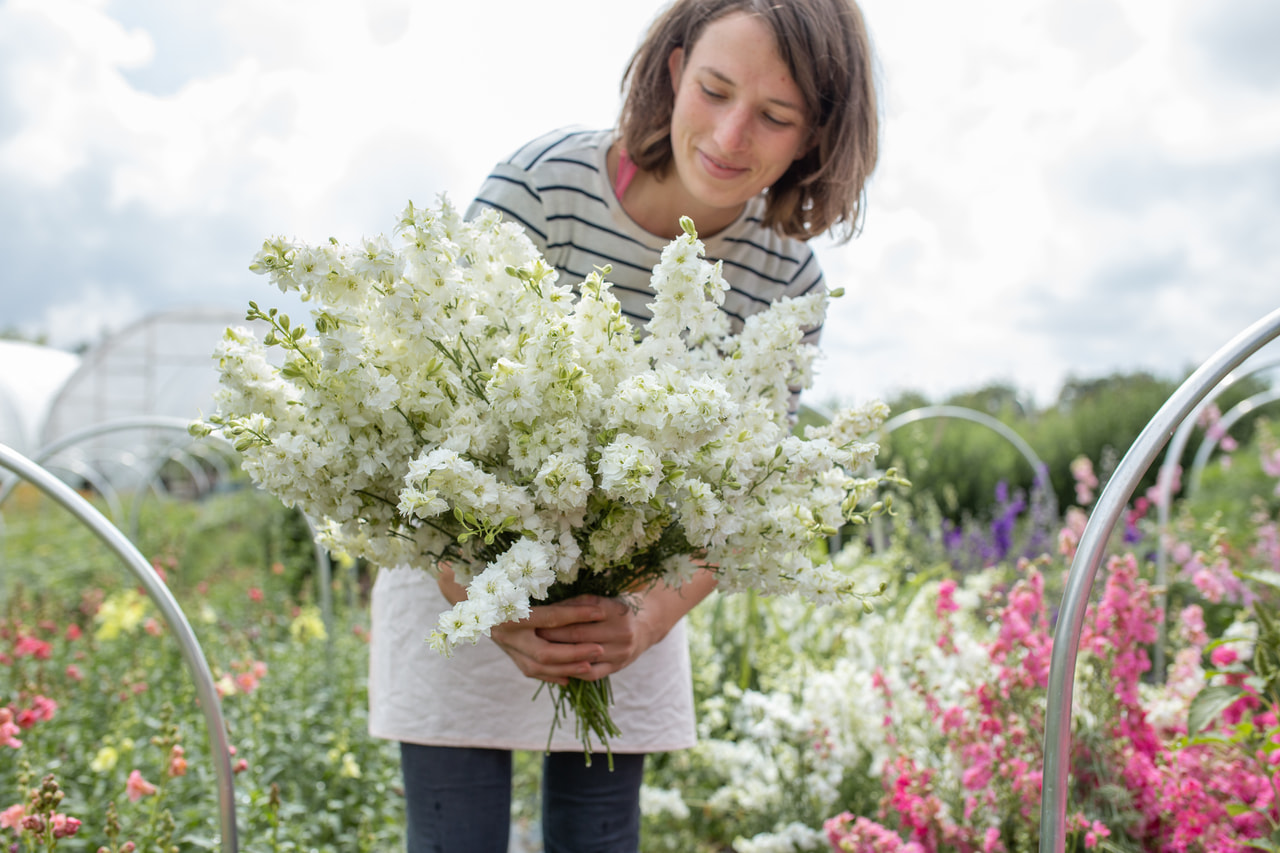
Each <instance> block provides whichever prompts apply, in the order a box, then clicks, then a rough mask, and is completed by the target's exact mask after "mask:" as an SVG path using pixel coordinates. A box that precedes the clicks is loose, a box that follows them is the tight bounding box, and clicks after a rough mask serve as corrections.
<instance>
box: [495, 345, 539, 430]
mask: <svg viewBox="0 0 1280 853" xmlns="http://www.w3.org/2000/svg"><path fill="white" fill-rule="evenodd" d="M535 382H536V378H535V376H534V371H532V370H530V369H529V368H528V367H526V366H525V365H523V364H521V363H520V362H517V361H512V360H511V359H509V358H505V357H504V358H499V359H498V360H497V361H496V362H495V363H494V365H493V375H492V377H491V378H490V379H489V384H488V385H487V386H485V392H486V393H487V395H488V399H489V407H490V411H492V412H493V413H495V414H496V415H498V416H499V417H500V418H502V420H504V421H506V422H507V423H532V422H533V421H534V420H536V419H537V417H538V415H539V413H540V412H541V411H542V396H541V395H540V394H539V393H538V388H537V386H536V384H535Z"/></svg>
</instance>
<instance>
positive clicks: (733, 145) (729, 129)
mask: <svg viewBox="0 0 1280 853" xmlns="http://www.w3.org/2000/svg"><path fill="white" fill-rule="evenodd" d="M750 120H751V116H750V114H749V112H748V111H747V110H746V109H743V108H741V107H736V108H734V109H731V110H726V111H725V112H724V113H723V114H722V115H721V116H720V122H719V124H718V125H717V126H716V144H717V145H719V146H720V148H721V149H722V150H724V151H725V152H730V151H740V150H741V149H743V148H745V147H746V145H747V139H748V138H749V131H748V128H749V125H750Z"/></svg>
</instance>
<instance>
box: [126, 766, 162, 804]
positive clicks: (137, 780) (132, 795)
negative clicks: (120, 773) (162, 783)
mask: <svg viewBox="0 0 1280 853" xmlns="http://www.w3.org/2000/svg"><path fill="white" fill-rule="evenodd" d="M155 792H156V786H155V785H152V784H151V783H150V782H148V781H147V780H146V779H143V778H142V774H141V773H140V772H139V771H137V770H134V771H133V772H132V773H130V774H129V781H128V782H126V783H125V793H127V794H128V795H129V801H130V802H133V803H136V802H137V801H138V800H140V799H142V798H143V797H149V796H151V795H152V794H154V793H155Z"/></svg>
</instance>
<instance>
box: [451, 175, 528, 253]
mask: <svg viewBox="0 0 1280 853" xmlns="http://www.w3.org/2000/svg"><path fill="white" fill-rule="evenodd" d="M486 207H491V208H493V209H494V210H496V211H498V212H499V213H501V214H502V216H503V218H504V219H507V220H509V221H512V222H519V223H520V224H521V225H522V226H524V230H525V233H527V234H528V235H529V239H530V240H532V241H533V244H534V245H535V246H537V247H538V252H539V253H541V254H543V255H545V254H546V252H547V211H546V208H545V206H544V205H543V200H542V194H541V193H540V192H539V191H538V187H537V185H536V183H535V182H534V176H533V173H532V172H530V171H528V170H526V169H523V168H521V167H519V166H516V165H514V164H512V163H511V162H510V161H507V162H505V163H499V164H498V165H496V166H494V167H493V171H492V172H490V173H489V177H487V178H485V180H484V183H483V184H481V185H480V191H479V192H478V193H476V197H475V200H473V201H472V202H471V206H470V207H468V208H467V218H468V219H474V218H475V217H476V216H478V215H479V214H480V212H481V211H482V210H483V209H484V208H486Z"/></svg>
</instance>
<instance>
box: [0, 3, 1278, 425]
mask: <svg viewBox="0 0 1280 853" xmlns="http://www.w3.org/2000/svg"><path fill="white" fill-rule="evenodd" d="M662 5H663V3H662V2H660V0H608V2H604V0H538V2H528V0H518V2H513V0H466V2H462V0H449V2H444V1H443V0H366V2H365V3H363V4H360V3H354V2H350V0H306V2H303V0H220V2H195V1H194V0H2V2H0V258H2V259H3V262H2V263H0V284H2V287H3V303H2V305H3V308H2V312H0V328H17V329H19V330H21V331H22V332H24V333H26V334H31V335H35V334H45V335H47V336H48V337H49V340H50V342H51V343H53V344H55V345H59V346H72V345H75V344H78V343H81V342H84V341H92V340H95V339H96V338H97V337H98V336H99V335H100V334H101V333H103V332H104V331H110V330H116V329H119V328H121V327H123V326H124V325H126V324H128V323H129V322H131V321H133V320H136V319H139V318H140V317H142V316H144V315H146V314H149V313H152V312H155V311H158V310H163V309H167V308H175V307H186V306H191V305H211V306H220V307H228V306H229V307H233V308H239V307H241V306H243V305H244V304H245V302H246V301H247V300H249V299H254V298H257V299H260V300H261V301H264V302H267V303H271V302H272V294H273V293H275V291H274V290H271V289H270V288H269V287H268V285H267V284H266V282H265V280H264V279H261V278H258V277H256V276H253V275H252V274H250V273H249V272H247V269H246V267H247V264H248V262H249V259H250V258H251V256H252V255H253V253H254V251H256V249H257V248H258V246H259V245H260V244H261V241H262V239H263V238H264V237H266V236H268V235H270V234H275V233H284V234H288V235H293V236H298V237H301V238H305V239H310V240H322V239H324V238H326V237H328V236H331V235H332V236H337V237H339V238H341V239H353V238H356V237H359V236H361V235H363V234H374V233H379V232H382V231H385V230H387V229H388V228H390V227H391V225H392V223H393V221H394V218H395V216H396V214H397V213H398V212H399V211H400V209H401V208H402V207H403V206H404V203H405V202H406V201H407V200H409V199H413V200H414V201H415V202H418V203H430V202H432V201H433V200H434V198H435V196H436V195H437V194H438V193H440V192H442V191H443V192H446V193H448V194H449V195H450V196H451V197H452V198H453V199H454V200H455V201H456V202H457V203H458V204H460V205H463V204H465V203H466V202H467V201H469V199H470V197H471V195H472V194H473V193H474V191H475V190H476V189H477V187H478V186H479V184H480V182H481V181H482V180H483V178H484V176H485V174H486V173H487V172H488V170H489V167H490V166H491V165H492V164H493V163H494V162H495V161H497V160H499V159H502V158H504V157H505V156H506V155H507V154H508V153H510V152H511V151H512V150H514V149H515V148H516V147H518V146H519V145H520V144H521V143H523V142H524V141H526V140H527V139H528V138H531V137H533V136H535V135H537V134H539V133H541V132H543V131H546V130H549V129H552V128H554V127H559V126H562V125H567V124H581V125H586V126H606V125H609V124H611V123H612V121H613V119H614V116H615V113H616V110H617V105H618V78H619V76H620V75H621V73H622V69H623V66H624V64H625V62H626V59H627V57H628V56H629V54H630V52H631V50H632V49H633V48H634V46H635V44H636V42H637V40H638V38H639V37H640V34H641V32H642V30H643V29H644V28H645V26H646V25H647V24H648V22H649V21H650V20H651V19H652V18H653V16H654V14H655V13H656V12H657V11H658V9H659V8H660V7H661V6H662ZM863 9H864V12H865V14H866V17H867V20H868V24H869V26H870V29H871V32H872V38H873V40H874V46H875V50H876V52H877V56H878V60H879V65H880V69H881V78H882V79H881V91H882V95H883V97H882V108H881V112H882V116H883V125H882V127H883V135H882V140H881V145H882V149H881V150H882V152H883V154H882V157H881V160H880V165H879V168H878V170H877V172H876V174H875V177H874V179H873V182H872V185H871V187H870V190H869V208H868V214H867V219H866V227H865V230H864V232H863V234H862V236H861V237H859V238H857V239H855V240H854V241H852V242H851V243H848V244H846V245H843V246H833V245H831V244H830V243H826V242H820V243H819V245H818V250H819V254H820V257H821V259H822V261H823V264H824V267H825V269H826V272H827V277H828V279H829V281H830V283H831V284H832V285H839V286H843V287H844V288H845V289H846V290H847V291H848V295H847V296H846V297H845V298H844V299H842V300H840V301H838V302H836V303H835V304H834V306H833V309H832V313H831V315H830V317H829V320H828V323H827V327H826V332H825V337H824V350H825V351H826V358H825V360H824V361H822V362H821V364H820V370H821V373H820V375H819V378H818V383H817V389H816V396H817V397H818V398H819V399H821V400H828V399H830V398H832V397H839V398H841V399H845V400H855V399H858V400H860V399H865V398H867V397H871V396H888V395H891V394H893V393H894V392H895V391H897V390H900V389H904V388H911V389H917V390H921V391H924V392H925V393H927V394H930V395H933V396H934V397H935V398H937V397H939V396H941V395H943V394H945V393H947V392H949V391H953V390H960V389H966V388H972V387H976V386H978V385H981V384H984V383H987V382H994V381H1005V382H1009V383H1012V384H1013V385H1015V386H1017V387H1018V388H1020V389H1022V390H1024V391H1026V392H1028V393H1031V394H1034V395H1035V396H1036V397H1037V398H1038V399H1039V400H1040V401H1042V402H1047V401H1049V400H1050V399H1051V398H1052V396H1053V395H1054V394H1055V393H1056V391H1057V389H1058V387H1059V386H1060V384H1061V382H1062V381H1063V379H1064V378H1066V377H1067V376H1071V375H1074V376H1079V377H1092V376H1098V375H1102V374H1105V373H1109V372H1111V371H1115V370H1135V369H1148V370H1152V371H1155V372H1157V373H1160V374H1164V375H1170V376H1175V375H1181V372H1182V371H1183V370H1184V369H1186V368H1190V367H1194V366H1195V365H1196V364H1198V363H1199V362H1200V361H1202V360H1203V359H1204V358H1206V357H1207V356H1209V355H1211V354H1212V353H1213V352H1214V351H1215V350H1216V349H1218V347H1219V346H1221V345H1222V344H1223V343H1225V342H1226V341H1227V340H1229V339H1230V338H1231V337H1232V336H1234V335H1235V334H1236V333H1237V332H1239V331H1240V330H1241V329H1243V328H1245V327H1246V326H1248V325H1249V324H1251V323H1253V322H1254V321H1256V320H1258V319H1259V318H1261V317H1263V316H1264V315H1266V314H1268V313H1269V312H1270V311H1272V310H1273V309H1275V308H1277V307H1280V50H1278V49H1277V48H1276V45H1277V44H1280V3H1277V2H1276V0H968V2H964V3H960V2H956V0H865V2H864V3H863Z"/></svg>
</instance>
